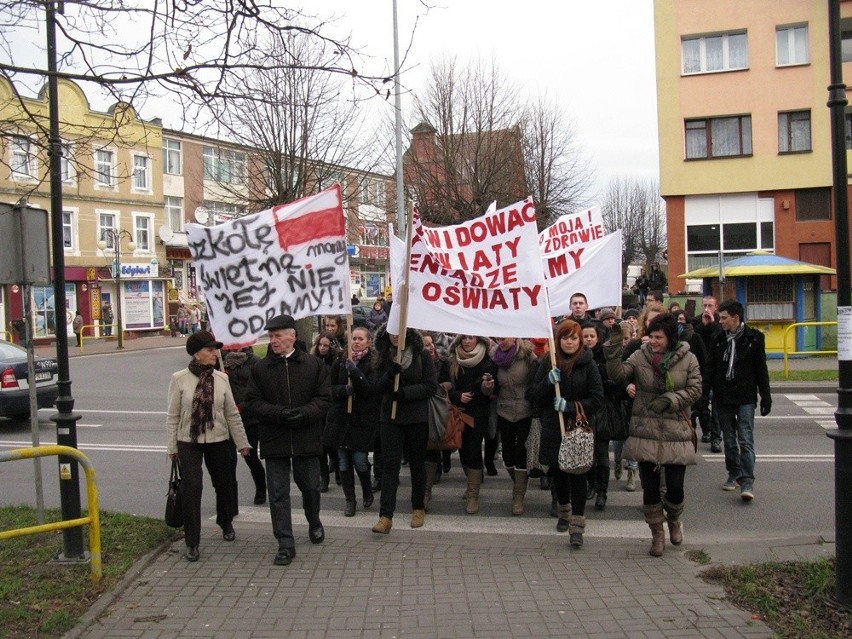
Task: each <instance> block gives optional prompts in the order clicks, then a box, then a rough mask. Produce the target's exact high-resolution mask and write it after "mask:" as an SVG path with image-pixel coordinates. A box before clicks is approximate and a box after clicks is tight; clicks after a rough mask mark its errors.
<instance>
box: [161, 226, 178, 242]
mask: <svg viewBox="0 0 852 639" xmlns="http://www.w3.org/2000/svg"><path fill="white" fill-rule="evenodd" d="M159 235H160V239H161V240H162V241H163V242H170V241H171V239H172V238H173V237H174V236H175V232H174V231H173V230H172V227H171V226H169V225H168V224H163V225H162V226H161V227H160V231H159Z"/></svg>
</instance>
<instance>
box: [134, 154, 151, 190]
mask: <svg viewBox="0 0 852 639" xmlns="http://www.w3.org/2000/svg"><path fill="white" fill-rule="evenodd" d="M133 190H134V191H150V190H151V162H150V160H149V159H148V158H147V157H146V156H144V155H134V156H133Z"/></svg>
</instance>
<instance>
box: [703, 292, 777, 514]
mask: <svg viewBox="0 0 852 639" xmlns="http://www.w3.org/2000/svg"><path fill="white" fill-rule="evenodd" d="M719 324H720V325H721V327H722V330H721V331H719V332H717V333H715V334H714V335H713V337H712V339H711V341H710V351H709V353H708V357H707V369H708V374H707V377H706V378H705V379H704V385H705V389H706V388H707V387H708V386H709V387H710V388H712V389H713V410H714V411H716V414H717V415H718V417H719V425H720V426H721V427H722V436H723V438H724V442H725V467H726V468H727V470H728V479H727V481H726V482H725V483H724V484H723V485H722V490H736V488H737V485H739V488H740V497H742V500H743V501H751V500H752V499H754V462H755V454H754V410H755V406H756V405H757V394H758V391H759V392H760V414H761V415H763V416H766V415H768V414H769V411H770V410H771V409H772V395H771V394H770V392H769V370H768V369H767V367H766V347H765V340H764V337H763V333H761V332H760V331H756V330H754V329H753V328H749V327H748V326H746V325H745V322H743V305H742V304H740V303H739V302H738V301H737V300H725V301H724V302H722V304H721V305H720V306H719ZM705 394H706V393H705Z"/></svg>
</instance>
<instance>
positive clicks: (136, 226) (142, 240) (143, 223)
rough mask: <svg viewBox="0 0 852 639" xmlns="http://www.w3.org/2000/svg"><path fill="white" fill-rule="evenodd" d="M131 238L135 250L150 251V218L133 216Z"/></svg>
mask: <svg viewBox="0 0 852 639" xmlns="http://www.w3.org/2000/svg"><path fill="white" fill-rule="evenodd" d="M133 237H134V238H135V241H136V250H138V251H150V250H151V218H150V217H148V216H145V215H134V216H133Z"/></svg>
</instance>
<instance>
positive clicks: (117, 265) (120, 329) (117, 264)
mask: <svg viewBox="0 0 852 639" xmlns="http://www.w3.org/2000/svg"><path fill="white" fill-rule="evenodd" d="M112 241H113V245H114V246H115V301H116V302H118V307H117V308H116V309H115V310H116V313H115V316H116V319H117V320H118V327H117V328H118V347H117V348H124V323H123V322H122V315H121V232H117V233H113V239H112Z"/></svg>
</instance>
